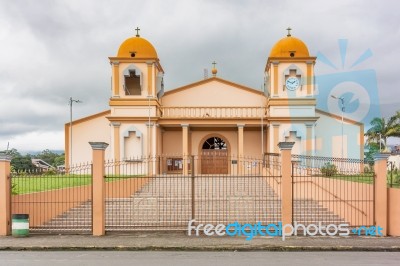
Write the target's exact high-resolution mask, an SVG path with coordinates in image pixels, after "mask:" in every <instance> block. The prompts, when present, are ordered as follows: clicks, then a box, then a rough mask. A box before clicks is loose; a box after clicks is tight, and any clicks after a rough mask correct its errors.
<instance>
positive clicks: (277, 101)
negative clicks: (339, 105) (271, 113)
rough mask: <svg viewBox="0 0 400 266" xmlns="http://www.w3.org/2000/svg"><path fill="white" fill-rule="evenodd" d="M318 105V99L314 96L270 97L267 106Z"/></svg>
mask: <svg viewBox="0 0 400 266" xmlns="http://www.w3.org/2000/svg"><path fill="white" fill-rule="evenodd" d="M292 105H300V106H309V105H311V106H316V105H317V100H316V99H314V98H311V99H310V98H293V99H290V98H269V99H268V103H267V106H292Z"/></svg>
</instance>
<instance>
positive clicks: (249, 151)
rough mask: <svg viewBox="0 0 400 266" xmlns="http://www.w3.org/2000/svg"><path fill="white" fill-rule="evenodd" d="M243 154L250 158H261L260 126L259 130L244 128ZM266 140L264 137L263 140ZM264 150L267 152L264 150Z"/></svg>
mask: <svg viewBox="0 0 400 266" xmlns="http://www.w3.org/2000/svg"><path fill="white" fill-rule="evenodd" d="M243 139H244V155H245V157H250V158H261V154H262V151H261V128H260V130H259V131H246V129H245V130H244V137H243ZM265 141H267V140H266V139H265V137H264V142H265ZM264 152H267V151H266V150H264Z"/></svg>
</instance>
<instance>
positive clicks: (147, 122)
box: [107, 28, 164, 173]
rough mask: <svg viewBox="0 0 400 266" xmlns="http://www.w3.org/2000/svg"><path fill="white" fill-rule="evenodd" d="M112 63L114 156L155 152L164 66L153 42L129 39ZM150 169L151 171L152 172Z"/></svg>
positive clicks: (122, 157) (131, 157)
mask: <svg viewBox="0 0 400 266" xmlns="http://www.w3.org/2000/svg"><path fill="white" fill-rule="evenodd" d="M109 60H110V64H111V69H112V71H111V84H112V86H111V98H110V101H109V105H110V109H111V115H110V116H108V117H107V118H108V120H109V121H110V125H111V139H112V140H111V141H112V142H113V144H114V145H112V147H113V151H112V152H113V157H114V158H115V160H117V161H119V160H124V161H135V160H138V159H140V158H143V157H151V156H155V155H156V153H157V152H156V143H155V141H156V139H157V137H156V136H157V134H158V132H157V129H156V122H157V119H158V116H157V114H158V112H159V111H158V110H159V107H160V102H159V97H160V96H161V95H162V94H163V91H164V86H163V76H164V70H163V68H162V66H161V64H160V60H159V58H158V55H157V51H156V49H155V48H154V46H153V45H152V44H151V43H150V42H149V41H148V40H146V39H144V38H142V37H141V36H140V29H139V28H136V29H135V36H133V37H131V38H128V39H126V40H125V41H124V42H123V43H122V44H121V45H120V47H119V49H118V53H117V56H115V57H109ZM151 172H152V171H151V169H149V173H151Z"/></svg>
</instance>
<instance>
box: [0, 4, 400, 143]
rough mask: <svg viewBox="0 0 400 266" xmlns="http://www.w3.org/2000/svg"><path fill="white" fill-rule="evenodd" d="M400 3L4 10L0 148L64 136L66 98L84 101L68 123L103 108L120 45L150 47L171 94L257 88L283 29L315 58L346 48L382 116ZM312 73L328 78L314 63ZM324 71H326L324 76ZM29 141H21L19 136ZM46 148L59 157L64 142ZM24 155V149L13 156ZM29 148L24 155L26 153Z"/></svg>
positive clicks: (0, 10)
mask: <svg viewBox="0 0 400 266" xmlns="http://www.w3.org/2000/svg"><path fill="white" fill-rule="evenodd" d="M399 5H400V4H399V2H398V1H395V0H392V1H378V0H376V1H375V0H374V1H372V0H370V1H345V0H342V1H331V2H326V1H317V0H311V1H221V0H220V1H152V0H150V1H128V0H126V1H117V2H113V1H106V0H103V1H101V0H92V1H78V0H73V1H50V0H49V1H40V2H38V1H33V0H32V1H1V2H0V43H1V49H0V58H1V62H2V63H1V64H0V91H1V93H2V96H1V98H0V112H1V113H2V117H1V119H0V123H1V127H0V149H2V148H3V146H4V145H5V144H4V143H6V142H7V141H8V140H9V139H10V138H11V137H13V139H14V141H15V145H16V146H18V137H20V138H23V137H24V136H25V135H26V134H28V133H32V132H44V131H53V132H63V124H64V123H65V122H67V121H68V119H69V114H68V110H69V109H68V106H67V101H68V98H69V97H70V96H72V97H74V98H77V99H80V100H82V101H83V103H82V104H80V105H78V106H76V107H74V116H75V117H83V116H86V115H90V114H93V113H95V112H99V111H102V110H105V109H107V108H108V106H107V100H108V98H109V95H110V74H111V72H110V65H109V62H108V58H107V57H108V56H113V55H115V54H116V52H117V50H118V47H119V45H120V44H121V43H122V41H124V39H126V38H128V37H130V36H132V35H133V34H134V31H133V28H134V27H136V26H139V27H141V28H142V30H141V35H142V36H143V37H145V38H147V39H148V40H149V41H150V42H152V43H153V45H154V46H155V47H156V49H157V52H158V55H159V57H160V60H161V64H162V65H163V67H164V69H165V71H166V76H165V84H166V88H167V89H173V88H176V87H179V86H183V85H186V84H188V83H192V82H195V81H198V80H200V79H202V77H203V70H204V68H208V69H210V68H211V62H212V61H213V60H216V61H217V63H218V65H217V66H218V70H219V72H218V73H219V76H221V77H222V78H225V79H228V80H232V81H234V82H237V83H240V84H244V85H247V86H250V87H253V88H256V89H259V88H260V86H261V84H262V82H263V72H264V67H265V63H266V59H267V57H268V54H269V51H270V49H271V48H272V46H273V45H274V43H275V42H277V41H278V40H279V39H280V38H282V37H284V36H285V33H286V31H285V28H286V27H287V26H291V27H292V28H293V35H294V36H297V37H299V38H301V39H302V40H304V41H305V42H306V43H307V45H308V47H309V49H310V51H311V53H312V54H314V55H316V54H317V52H322V53H324V55H326V56H327V57H329V58H332V60H334V61H335V63H339V64H340V62H339V61H338V60H339V59H340V56H339V54H338V45H337V40H338V39H341V38H345V39H348V40H349V46H348V51H349V53H348V60H349V62H350V61H351V60H354V59H355V58H357V56H359V55H360V53H362V52H363V51H364V50H366V49H368V48H369V49H371V51H372V52H373V57H372V58H370V59H368V60H366V61H365V62H364V63H363V64H361V65H360V66H359V68H360V69H362V68H365V69H374V70H375V71H376V73H377V78H378V82H379V83H378V86H379V90H380V99H381V102H382V103H383V104H384V105H383V108H385V111H384V112H383V113H385V114H390V113H392V112H394V110H396V109H397V108H398V107H397V105H396V104H395V103H398V98H395V97H393V96H394V95H397V94H398V92H399V88H400V81H399V78H398V74H397V72H398V68H397V62H398V59H399V56H398V55H399V54H400V51H399V50H400V48H399V46H398V43H400V24H399V23H398V16H397V10H398V8H399ZM316 70H317V72H318V71H319V72H321V71H323V70H324V66H323V64H321V63H320V62H318V63H317V65H316ZM325 70H326V71H329V70H328V69H325ZM24 134H25V135H24ZM48 145H49V146H48V147H43V149H44V148H62V147H63V139H62V138H61V139H59V140H57V141H55V142H52V143H50V142H49V143H48ZM17 148H21V147H19V146H18V147H17ZM26 149H29V147H28V148H26Z"/></svg>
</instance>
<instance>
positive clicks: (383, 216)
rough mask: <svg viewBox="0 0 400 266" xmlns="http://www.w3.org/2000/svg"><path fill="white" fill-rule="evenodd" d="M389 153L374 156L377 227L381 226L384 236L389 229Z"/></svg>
mask: <svg viewBox="0 0 400 266" xmlns="http://www.w3.org/2000/svg"><path fill="white" fill-rule="evenodd" d="M389 155H390V154H389V153H378V154H375V156H374V161H375V165H374V170H375V176H376V180H375V188H374V189H375V191H374V192H375V193H374V195H375V202H374V204H375V225H376V226H377V227H378V226H380V227H381V228H383V229H382V231H381V233H382V234H383V236H386V235H387V227H388V223H387V221H388V193H387V177H386V173H387V159H388V158H389Z"/></svg>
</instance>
